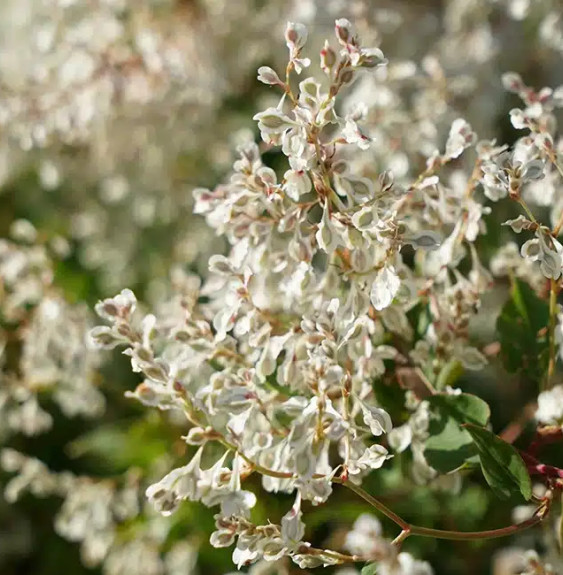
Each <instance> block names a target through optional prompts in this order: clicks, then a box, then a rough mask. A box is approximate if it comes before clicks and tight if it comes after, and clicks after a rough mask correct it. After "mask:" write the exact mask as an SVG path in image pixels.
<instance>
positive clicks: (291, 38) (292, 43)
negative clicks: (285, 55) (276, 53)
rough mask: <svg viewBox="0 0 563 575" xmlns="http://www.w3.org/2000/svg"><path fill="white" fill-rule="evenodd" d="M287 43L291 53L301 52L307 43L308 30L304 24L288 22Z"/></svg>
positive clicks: (286, 30)
mask: <svg viewBox="0 0 563 575" xmlns="http://www.w3.org/2000/svg"><path fill="white" fill-rule="evenodd" d="M285 42H286V44H287V47H288V48H289V49H290V50H291V51H293V52H297V51H299V50H301V48H303V46H304V45H305V42H307V28H306V27H305V26H304V25H303V24H299V23H296V22H288V23H287V27H286V29H285Z"/></svg>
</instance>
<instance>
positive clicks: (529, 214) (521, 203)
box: [518, 198, 538, 224]
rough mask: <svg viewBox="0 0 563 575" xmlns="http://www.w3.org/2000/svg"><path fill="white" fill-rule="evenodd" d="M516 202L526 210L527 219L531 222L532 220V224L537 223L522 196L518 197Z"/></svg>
mask: <svg viewBox="0 0 563 575" xmlns="http://www.w3.org/2000/svg"><path fill="white" fill-rule="evenodd" d="M518 203H519V204H520V205H521V206H522V209H523V210H524V211H525V212H526V215H527V216H528V219H529V220H530V221H531V222H534V224H537V223H538V222H537V220H536V217H535V216H534V214H532V211H531V210H530V208H529V207H528V204H527V203H526V202H525V201H524V200H523V199H522V198H518Z"/></svg>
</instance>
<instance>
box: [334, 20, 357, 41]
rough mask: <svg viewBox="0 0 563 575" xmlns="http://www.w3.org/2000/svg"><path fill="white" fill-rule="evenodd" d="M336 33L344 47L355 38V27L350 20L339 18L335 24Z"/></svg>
mask: <svg viewBox="0 0 563 575" xmlns="http://www.w3.org/2000/svg"><path fill="white" fill-rule="evenodd" d="M334 32H335V34H336V38H337V40H338V41H339V42H340V43H341V44H342V45H343V46H345V45H346V44H349V43H350V41H351V40H353V38H354V27H353V26H352V23H351V22H350V21H349V20H346V18H339V19H338V20H336V22H335V23H334Z"/></svg>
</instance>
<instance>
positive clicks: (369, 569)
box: [360, 563, 377, 575]
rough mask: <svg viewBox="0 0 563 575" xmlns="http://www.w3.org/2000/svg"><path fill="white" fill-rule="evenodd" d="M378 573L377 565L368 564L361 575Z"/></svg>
mask: <svg viewBox="0 0 563 575" xmlns="http://www.w3.org/2000/svg"><path fill="white" fill-rule="evenodd" d="M376 573H377V563H368V564H367V565H364V568H363V569H362V571H361V573H360V575H375V574H376Z"/></svg>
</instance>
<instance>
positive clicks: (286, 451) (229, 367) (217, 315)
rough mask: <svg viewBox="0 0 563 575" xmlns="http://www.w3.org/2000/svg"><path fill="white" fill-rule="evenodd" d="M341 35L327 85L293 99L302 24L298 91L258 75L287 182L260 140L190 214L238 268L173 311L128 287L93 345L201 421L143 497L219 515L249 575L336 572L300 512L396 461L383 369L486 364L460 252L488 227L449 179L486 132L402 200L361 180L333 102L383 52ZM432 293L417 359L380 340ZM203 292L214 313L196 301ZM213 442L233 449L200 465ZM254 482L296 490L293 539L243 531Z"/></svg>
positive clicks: (356, 144) (455, 149) (223, 266)
mask: <svg viewBox="0 0 563 575" xmlns="http://www.w3.org/2000/svg"><path fill="white" fill-rule="evenodd" d="M335 35H336V41H337V46H336V47H333V46H332V45H331V44H330V43H328V42H326V43H325V45H324V47H323V49H322V51H321V56H320V57H321V68H322V71H323V72H324V75H325V77H326V78H325V85H326V87H324V88H323V84H321V83H320V82H319V81H317V80H316V79H315V78H313V77H308V78H305V79H303V80H301V81H300V82H299V83H298V86H297V88H294V86H293V85H292V83H291V78H290V76H291V72H292V71H294V72H295V73H296V74H298V75H299V74H302V73H303V72H304V71H305V70H306V69H307V68H308V67H309V66H310V64H311V62H310V60H309V59H308V58H306V57H304V54H303V48H304V46H305V44H306V41H307V29H306V28H305V27H304V26H303V25H301V24H294V23H289V24H288V26H287V29H286V33H285V38H286V44H287V47H288V49H289V64H288V67H287V73H286V78H285V79H284V80H282V79H281V78H280V76H279V75H278V74H277V73H276V72H275V71H274V70H273V69H271V68H268V67H262V68H260V69H259V71H258V74H259V79H260V80H261V81H262V82H265V83H267V84H270V85H272V86H276V87H279V88H280V89H281V91H282V97H281V100H280V101H279V102H278V104H277V105H276V106H272V107H270V108H268V109H267V110H265V111H263V112H261V113H259V114H257V115H256V116H255V120H257V121H258V126H259V129H260V132H261V135H262V139H263V140H264V142H265V143H266V144H267V145H269V146H279V147H281V150H282V152H283V154H284V155H285V156H286V157H287V162H288V169H287V170H286V171H285V173H284V174H283V176H281V175H280V176H278V174H277V173H276V172H275V171H274V170H273V169H272V168H270V167H268V166H267V165H265V164H264V162H263V160H262V158H261V155H260V152H259V148H258V146H257V145H255V144H248V145H245V146H243V147H241V148H240V150H239V153H240V158H239V160H237V161H236V162H235V165H234V172H233V174H232V176H231V178H230V180H229V181H228V182H227V183H226V184H224V185H220V186H218V187H217V188H216V189H215V190H205V189H198V190H196V191H195V195H196V204H195V212H196V213H201V214H204V215H205V217H206V220H207V222H208V224H209V225H210V226H211V227H213V228H215V230H216V231H217V233H218V234H221V235H223V236H225V237H226V238H227V240H228V242H229V244H230V245H231V251H230V253H229V256H228V257H225V256H220V255H216V256H213V257H212V258H211V259H210V261H209V267H210V274H211V275H210V278H209V279H208V280H207V281H206V282H205V284H203V286H202V287H201V289H200V290H199V289H198V290H196V289H193V290H192V291H191V292H189V293H186V294H183V297H180V298H179V300H178V302H177V305H178V308H177V312H176V314H174V315H173V316H170V315H167V316H165V317H164V318H163V319H162V320H160V319H158V318H157V317H155V316H154V315H152V314H151V315H147V316H145V317H144V318H143V319H142V320H139V319H137V318H136V316H135V306H136V299H135V297H134V295H133V293H132V292H131V291H130V290H124V291H122V292H121V294H119V295H118V296H116V297H115V298H112V299H106V300H104V301H102V302H100V303H99V304H98V306H97V312H98V314H99V315H100V317H102V318H104V319H106V320H107V321H109V323H110V325H109V326H107V327H106V326H101V327H98V328H95V329H94V330H93V331H92V332H91V337H92V340H93V341H94V342H95V343H96V344H98V345H99V346H100V347H105V348H112V347H115V346H117V345H120V344H121V345H126V346H127V349H126V351H125V353H126V354H128V355H130V356H131V362H132V366H133V370H134V371H138V372H140V373H142V374H143V376H144V377H145V380H144V382H143V383H142V384H141V385H140V386H139V387H138V388H137V390H136V391H135V393H134V394H131V395H133V396H136V397H137V398H138V399H139V400H140V401H141V402H142V403H144V404H146V405H150V406H156V407H158V408H160V409H165V410H169V409H179V410H183V411H184V412H185V414H186V416H187V418H188V420H189V421H190V422H191V424H192V426H193V427H192V428H191V429H190V431H189V433H188V435H187V436H186V441H187V442H188V443H189V444H194V445H199V446H200V447H199V449H198V450H197V452H196V454H195V455H194V456H193V458H192V459H191V461H190V462H189V463H188V464H187V465H186V466H185V467H181V468H177V469H174V470H173V471H171V472H170V473H169V474H168V475H167V476H166V477H164V478H163V479H162V480H161V481H160V482H159V483H157V484H154V485H152V486H151V487H150V488H149V489H148V490H147V496H148V497H149V500H150V501H152V502H153V504H154V505H155V507H156V508H157V509H158V510H160V511H161V512H162V513H163V514H170V513H171V512H173V511H174V510H175V509H176V507H177V506H178V504H179V503H180V502H181V501H182V500H184V499H190V500H197V501H202V502H203V503H204V504H206V505H208V506H215V505H219V506H220V508H221V512H220V514H219V515H218V516H217V527H218V530H217V531H216V532H215V533H214V535H213V536H212V543H213V544H214V545H217V546H224V545H230V544H232V543H233V542H235V540H236V549H235V552H234V555H233V559H234V561H235V563H236V564H238V565H239V566H241V565H244V564H248V563H252V562H254V561H256V560H257V559H259V558H265V559H267V560H268V559H270V560H277V559H279V558H280V557H281V556H283V555H284V554H289V555H290V556H291V557H292V559H293V560H294V561H295V562H296V563H298V565H300V566H302V567H312V566H315V565H321V564H323V565H330V564H333V563H339V562H341V557H339V556H338V554H336V555H334V554H333V553H332V552H328V551H323V550H316V549H313V548H310V547H309V546H308V544H307V543H306V542H305V541H304V540H303V536H304V524H303V523H302V521H301V519H300V517H301V507H300V506H301V501H302V500H309V501H312V502H313V504H320V503H323V502H325V501H326V500H327V499H328V497H329V496H330V494H331V492H332V487H331V483H332V482H333V481H334V480H335V479H337V480H338V481H351V482H354V483H357V484H359V483H361V481H362V478H363V477H364V476H365V475H366V474H368V473H369V472H371V471H372V470H374V469H378V468H380V467H381V466H382V465H383V464H384V463H385V460H386V459H388V457H389V454H388V452H387V449H386V448H385V447H383V446H382V445H381V444H380V443H379V442H378V441H377V440H376V441H375V442H374V441H373V439H372V438H374V437H375V438H378V437H380V436H382V435H383V434H387V433H389V432H390V431H391V429H392V424H391V419H390V417H389V415H388V414H387V412H386V411H384V410H383V409H382V408H381V407H379V406H378V404H377V401H376V399H375V396H374V393H373V390H372V386H371V382H372V381H373V380H374V379H378V378H380V377H382V376H383V375H384V374H385V371H386V366H385V362H386V361H390V360H392V361H404V362H409V361H410V362H413V364H415V365H420V366H422V367H424V368H425V369H426V368H428V366H430V368H431V369H435V370H437V372H438V371H439V370H440V369H441V367H442V366H443V363H444V360H447V361H450V360H451V359H452V358H454V359H456V360H458V361H459V362H460V363H461V364H462V365H464V366H465V367H466V368H468V369H480V368H482V367H483V366H484V365H485V364H486V359H485V357H484V356H483V355H482V354H481V353H480V352H479V351H478V350H477V349H475V348H473V347H471V345H470V344H469V342H468V331H467V328H468V322H469V319H470V317H471V315H472V314H473V313H474V312H475V310H476V309H477V308H478V306H479V298H480V294H481V292H482V291H483V290H484V289H486V288H487V285H488V283H489V281H490V279H489V275H488V274H487V272H486V271H485V269H484V268H483V266H482V265H481V264H480V262H479V260H478V258H477V255H476V252H475V250H474V249H471V247H469V248H468V247H466V246H467V245H469V246H470V245H471V242H473V241H474V240H475V239H476V237H477V236H478V234H479V232H480V230H481V229H482V224H481V223H480V219H481V215H482V213H483V209H482V208H481V206H480V204H478V203H477V202H476V200H475V199H474V198H473V193H472V192H473V190H474V187H475V185H476V184H477V179H478V177H479V174H477V175H473V176H472V178H471V179H469V181H468V182H467V185H466V191H465V193H464V194H462V195H460V196H458V197H457V200H458V201H456V202H451V201H449V202H448V201H447V200H446V198H447V197H448V196H450V194H451V192H450V190H449V188H448V187H447V186H446V185H445V184H442V182H441V181H440V178H439V176H438V175H437V172H438V171H439V169H440V168H442V167H443V166H446V165H447V164H449V163H450V162H452V161H453V160H455V159H457V158H458V157H459V156H460V155H461V154H462V153H463V152H464V150H465V149H466V148H468V147H470V146H471V145H473V144H474V143H475V141H476V135H475V134H474V133H473V131H472V130H471V127H470V126H469V124H467V122H465V121H464V120H462V119H457V120H455V121H454V122H453V124H452V126H451V129H450V132H449V135H448V136H447V139H446V142H445V145H444V148H445V152H439V151H436V152H435V153H433V154H432V156H431V157H430V159H429V161H428V164H427V168H426V170H425V171H424V172H423V174H422V175H421V176H420V177H419V178H418V179H417V180H416V181H415V182H414V183H413V184H411V185H410V186H409V187H408V188H403V187H401V186H398V185H395V183H394V181H393V176H392V174H391V173H389V172H384V173H383V174H382V175H381V177H380V178H379V181H378V183H377V184H376V185H374V184H373V182H372V181H371V180H370V179H368V178H365V177H362V176H360V177H359V176H358V175H357V174H356V173H355V171H354V168H353V163H352V162H348V161H346V156H345V154H342V156H341V154H340V151H341V150H346V149H350V148H352V149H353V148H355V149H356V150H358V152H356V153H362V152H363V151H364V150H367V149H368V148H369V146H370V144H371V140H372V138H371V137H369V136H368V135H366V134H365V133H364V131H363V128H362V122H361V116H358V115H354V114H348V115H346V116H344V117H342V116H340V114H339V109H338V101H337V96H338V95H339V93H340V91H341V90H342V89H343V88H344V87H345V86H346V85H347V84H350V83H351V82H353V81H354V79H355V78H356V76H359V75H361V74H363V73H368V74H369V73H372V72H373V70H374V69H375V68H377V67H380V66H384V65H385V64H386V60H385V58H384V56H383V53H382V52H381V51H380V50H379V49H378V48H365V47H364V46H363V45H362V44H361V42H360V40H359V38H358V36H357V34H356V32H355V30H354V29H353V26H352V24H351V23H350V22H349V21H347V20H345V19H339V20H337V21H336V25H335ZM454 193H455V192H454ZM454 197H455V196H454ZM413 205H417V206H420V207H419V209H417V210H413V209H412V206H413ZM407 246H408V247H409V248H410V249H412V248H414V249H415V250H416V252H417V258H418V265H417V269H416V270H415V271H413V270H412V269H411V268H410V267H408V266H407V265H406V264H405V263H404V261H403V256H402V250H404V249H406V247H407ZM466 254H468V255H469V256H470V259H471V262H472V265H471V273H469V274H468V275H467V276H464V275H462V274H461V273H460V272H458V271H457V270H456V267H457V265H458V264H459V262H460V261H461V260H462V259H463V258H464V257H465V255H466ZM193 287H194V288H195V286H193ZM429 293H430V294H432V310H431V311H432V316H433V321H432V322H431V323H430V324H429V327H428V329H427V331H426V333H425V334H424V339H422V340H419V341H418V342H417V345H416V347H415V348H414V349H413V351H412V353H410V354H409V356H408V357H405V356H403V354H402V353H401V352H400V351H399V350H398V349H397V348H396V347H394V346H393V345H390V343H389V339H388V338H386V334H395V335H396V336H398V337H401V338H404V339H405V340H406V341H409V340H410V339H411V337H412V334H411V333H410V330H409V327H408V326H409V324H408V321H407V318H406V312H407V311H408V310H409V308H410V307H412V306H413V305H415V304H416V302H417V299H418V298H419V297H422V296H423V295H424V296H426V295H427V294H429ZM201 297H206V298H208V303H201V304H200V303H198V302H199V300H200V299H201ZM211 441H218V442H219V443H220V444H222V445H223V446H224V448H225V450H224V453H223V455H222V456H221V457H220V458H219V459H217V460H216V461H215V462H214V463H212V464H211V465H209V464H208V465H207V466H206V464H205V460H206V459H207V458H206V457H205V452H206V451H207V450H206V444H207V443H208V442H211ZM228 462H230V467H229V466H227V464H228ZM210 463H211V462H210ZM253 471H258V472H259V473H261V474H262V475H263V479H262V485H263V487H264V489H265V490H267V491H274V492H279V491H284V492H295V493H296V500H295V505H294V507H293V508H292V509H291V510H290V511H289V512H288V513H287V514H286V515H285V516H284V517H283V518H282V522H281V527H277V526H275V525H268V526H255V525H253V524H252V523H251V522H250V521H249V517H250V515H249V512H250V509H251V508H252V507H253V506H254V504H255V501H256V497H255V495H254V494H253V493H251V492H249V491H246V490H244V489H242V487H241V480H242V479H243V478H244V477H246V476H247V475H248V474H250V473H252V472H253ZM284 525H285V526H286V529H284ZM290 528H291V529H290ZM289 529H290V531H288V530H289Z"/></svg>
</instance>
